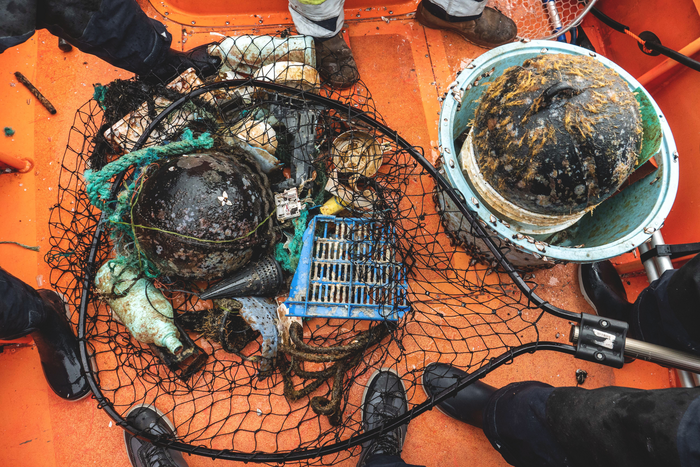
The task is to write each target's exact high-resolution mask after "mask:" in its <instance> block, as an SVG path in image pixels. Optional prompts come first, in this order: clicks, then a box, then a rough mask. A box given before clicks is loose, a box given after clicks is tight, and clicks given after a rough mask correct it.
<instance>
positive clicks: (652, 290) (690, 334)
mask: <svg viewBox="0 0 700 467" xmlns="http://www.w3.org/2000/svg"><path fill="white" fill-rule="evenodd" d="M579 283H580V286H581V293H582V294H583V296H584V298H586V300H587V301H588V302H589V303H590V304H591V305H592V306H593V308H594V309H595V310H596V313H597V314H598V315H600V316H604V317H606V318H613V319H619V320H622V321H626V322H628V323H629V324H630V329H629V334H628V335H629V336H630V337H632V338H635V339H639V340H643V341H645V342H649V343H652V344H657V345H662V346H665V347H670V348H673V349H677V350H682V351H685V352H692V353H695V354H698V355H700V314H698V313H697V312H696V307H695V304H697V303H698V302H699V301H700V255H698V256H695V257H694V258H693V259H691V260H690V261H688V262H687V263H686V264H684V265H683V266H682V267H681V268H680V269H678V270H669V271H666V272H664V274H663V275H662V276H661V277H660V278H659V279H657V280H655V281H654V282H652V283H651V284H650V285H649V287H647V288H646V289H644V290H643V291H642V292H641V293H640V294H639V296H638V297H637V300H636V301H635V302H634V304H630V303H629V302H628V301H627V295H626V293H625V290H624V287H623V285H622V281H621V280H620V277H619V275H618V274H617V272H616V271H615V268H614V267H613V265H612V263H610V262H609V261H604V262H601V263H594V264H584V265H581V266H580V267H579Z"/></svg>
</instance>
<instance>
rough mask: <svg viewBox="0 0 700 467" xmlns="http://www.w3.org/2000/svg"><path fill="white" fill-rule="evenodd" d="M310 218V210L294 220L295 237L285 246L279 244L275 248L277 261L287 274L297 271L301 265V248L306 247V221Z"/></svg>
mask: <svg viewBox="0 0 700 467" xmlns="http://www.w3.org/2000/svg"><path fill="white" fill-rule="evenodd" d="M308 217H309V211H308V209H307V210H304V211H302V212H301V215H300V216H299V217H297V218H296V219H293V220H292V223H293V224H294V236H293V237H292V238H290V239H289V240H288V241H287V242H285V243H284V244H283V243H278V244H277V245H276V246H275V259H276V260H277V262H278V263H280V266H282V269H284V270H285V271H287V272H294V271H296V270H297V266H298V265H299V257H300V256H301V248H302V247H303V246H304V231H306V220H307V219H308ZM285 245H286V246H285Z"/></svg>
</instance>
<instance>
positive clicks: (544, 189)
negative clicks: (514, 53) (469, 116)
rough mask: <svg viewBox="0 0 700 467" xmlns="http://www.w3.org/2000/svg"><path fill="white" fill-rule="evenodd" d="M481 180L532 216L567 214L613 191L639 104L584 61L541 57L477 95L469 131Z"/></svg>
mask: <svg viewBox="0 0 700 467" xmlns="http://www.w3.org/2000/svg"><path fill="white" fill-rule="evenodd" d="M472 138H473V143H474V146H473V147H474V157H475V159H476V162H477V164H478V167H479V170H480V171H481V173H482V175H483V176H484V180H485V181H486V182H487V183H489V184H490V185H491V187H492V188H493V189H495V191H496V192H498V193H499V194H500V195H501V196H503V197H504V198H505V199H506V200H507V201H510V202H511V203H513V204H515V205H516V206H518V207H520V208H524V209H526V210H529V211H531V212H534V213H538V214H551V215H560V214H562V215H563V214H572V213H576V212H582V211H583V210H585V209H586V208H590V207H593V206H595V205H597V204H599V203H600V202H601V201H603V200H604V199H605V198H607V197H608V196H610V195H611V194H613V193H614V192H615V191H616V190H617V189H618V188H619V186H620V185H621V184H622V182H624V181H625V179H626V178H627V177H628V176H629V174H630V173H631V172H632V171H633V169H634V166H635V164H636V161H637V156H638V155H639V153H640V150H641V144H642V122H641V117H640V111H639V105H638V103H637V101H636V99H635V97H634V94H633V93H632V92H631V91H630V89H629V87H628V85H627V84H626V83H625V81H624V80H623V79H622V78H621V77H620V76H619V75H618V74H617V73H616V72H614V71H613V70H611V69H609V68H606V67H605V66H604V65H603V64H601V63H600V62H598V61H597V60H595V59H593V58H590V57H586V56H572V55H561V54H552V55H540V56H538V57H535V58H532V59H529V60H526V61H525V62H524V63H523V65H522V66H515V67H511V68H509V69H507V70H506V71H505V72H504V73H503V75H501V76H500V77H499V78H498V79H496V80H495V81H494V82H493V83H492V84H491V86H490V87H489V89H488V90H487V91H486V92H485V93H484V95H483V97H482V99H481V102H480V103H479V107H478V109H477V111H476V118H475V121H474V127H473V136H472Z"/></svg>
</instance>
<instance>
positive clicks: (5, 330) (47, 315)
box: [0, 269, 90, 401]
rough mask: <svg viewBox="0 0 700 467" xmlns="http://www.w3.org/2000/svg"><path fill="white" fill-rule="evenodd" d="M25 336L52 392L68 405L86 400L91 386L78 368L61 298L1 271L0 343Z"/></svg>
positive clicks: (71, 335) (76, 356)
mask: <svg viewBox="0 0 700 467" xmlns="http://www.w3.org/2000/svg"><path fill="white" fill-rule="evenodd" d="M28 334H31V336H32V338H33V339H34V342H35V343H36V346H37V349H38V351H39V357H40V358H41V366H42V368H43V370H44V376H45V377H46V381H47V382H48V383H49V386H50V387H51V389H52V390H53V391H54V392H55V393H56V394H57V395H58V396H59V397H61V398H63V399H66V400H69V401H76V400H79V399H82V398H83V397H85V396H87V395H88V394H89V393H90V386H89V384H88V382H87V379H86V377H85V375H84V374H83V371H82V366H81V364H80V351H79V348H78V339H77V338H76V337H75V334H73V330H72V328H71V326H70V324H69V322H68V318H67V317H66V309H65V304H64V303H63V300H62V299H61V297H60V296H59V295H58V294H57V293H56V292H54V291H51V290H45V289H42V290H39V291H36V290H34V289H32V288H31V287H30V286H29V285H27V284H25V283H24V282H22V281H21V280H19V279H17V278H16V277H14V276H12V275H11V274H9V273H8V272H6V271H4V270H2V269H0V339H8V340H9V339H16V338H18V337H22V336H26V335H28Z"/></svg>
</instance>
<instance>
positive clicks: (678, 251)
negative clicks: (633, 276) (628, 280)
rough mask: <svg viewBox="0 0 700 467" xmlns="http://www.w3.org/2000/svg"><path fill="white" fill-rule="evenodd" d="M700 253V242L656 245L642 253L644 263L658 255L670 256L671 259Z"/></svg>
mask: <svg viewBox="0 0 700 467" xmlns="http://www.w3.org/2000/svg"><path fill="white" fill-rule="evenodd" d="M696 253H700V243H683V244H680V245H666V244H660V245H656V246H655V247H654V248H652V249H651V250H649V251H646V252H644V253H642V254H641V260H642V263H644V262H645V261H646V260H648V259H651V258H655V257H657V256H668V257H670V258H671V259H676V258H682V257H684V256H690V255H694V254H696Z"/></svg>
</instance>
